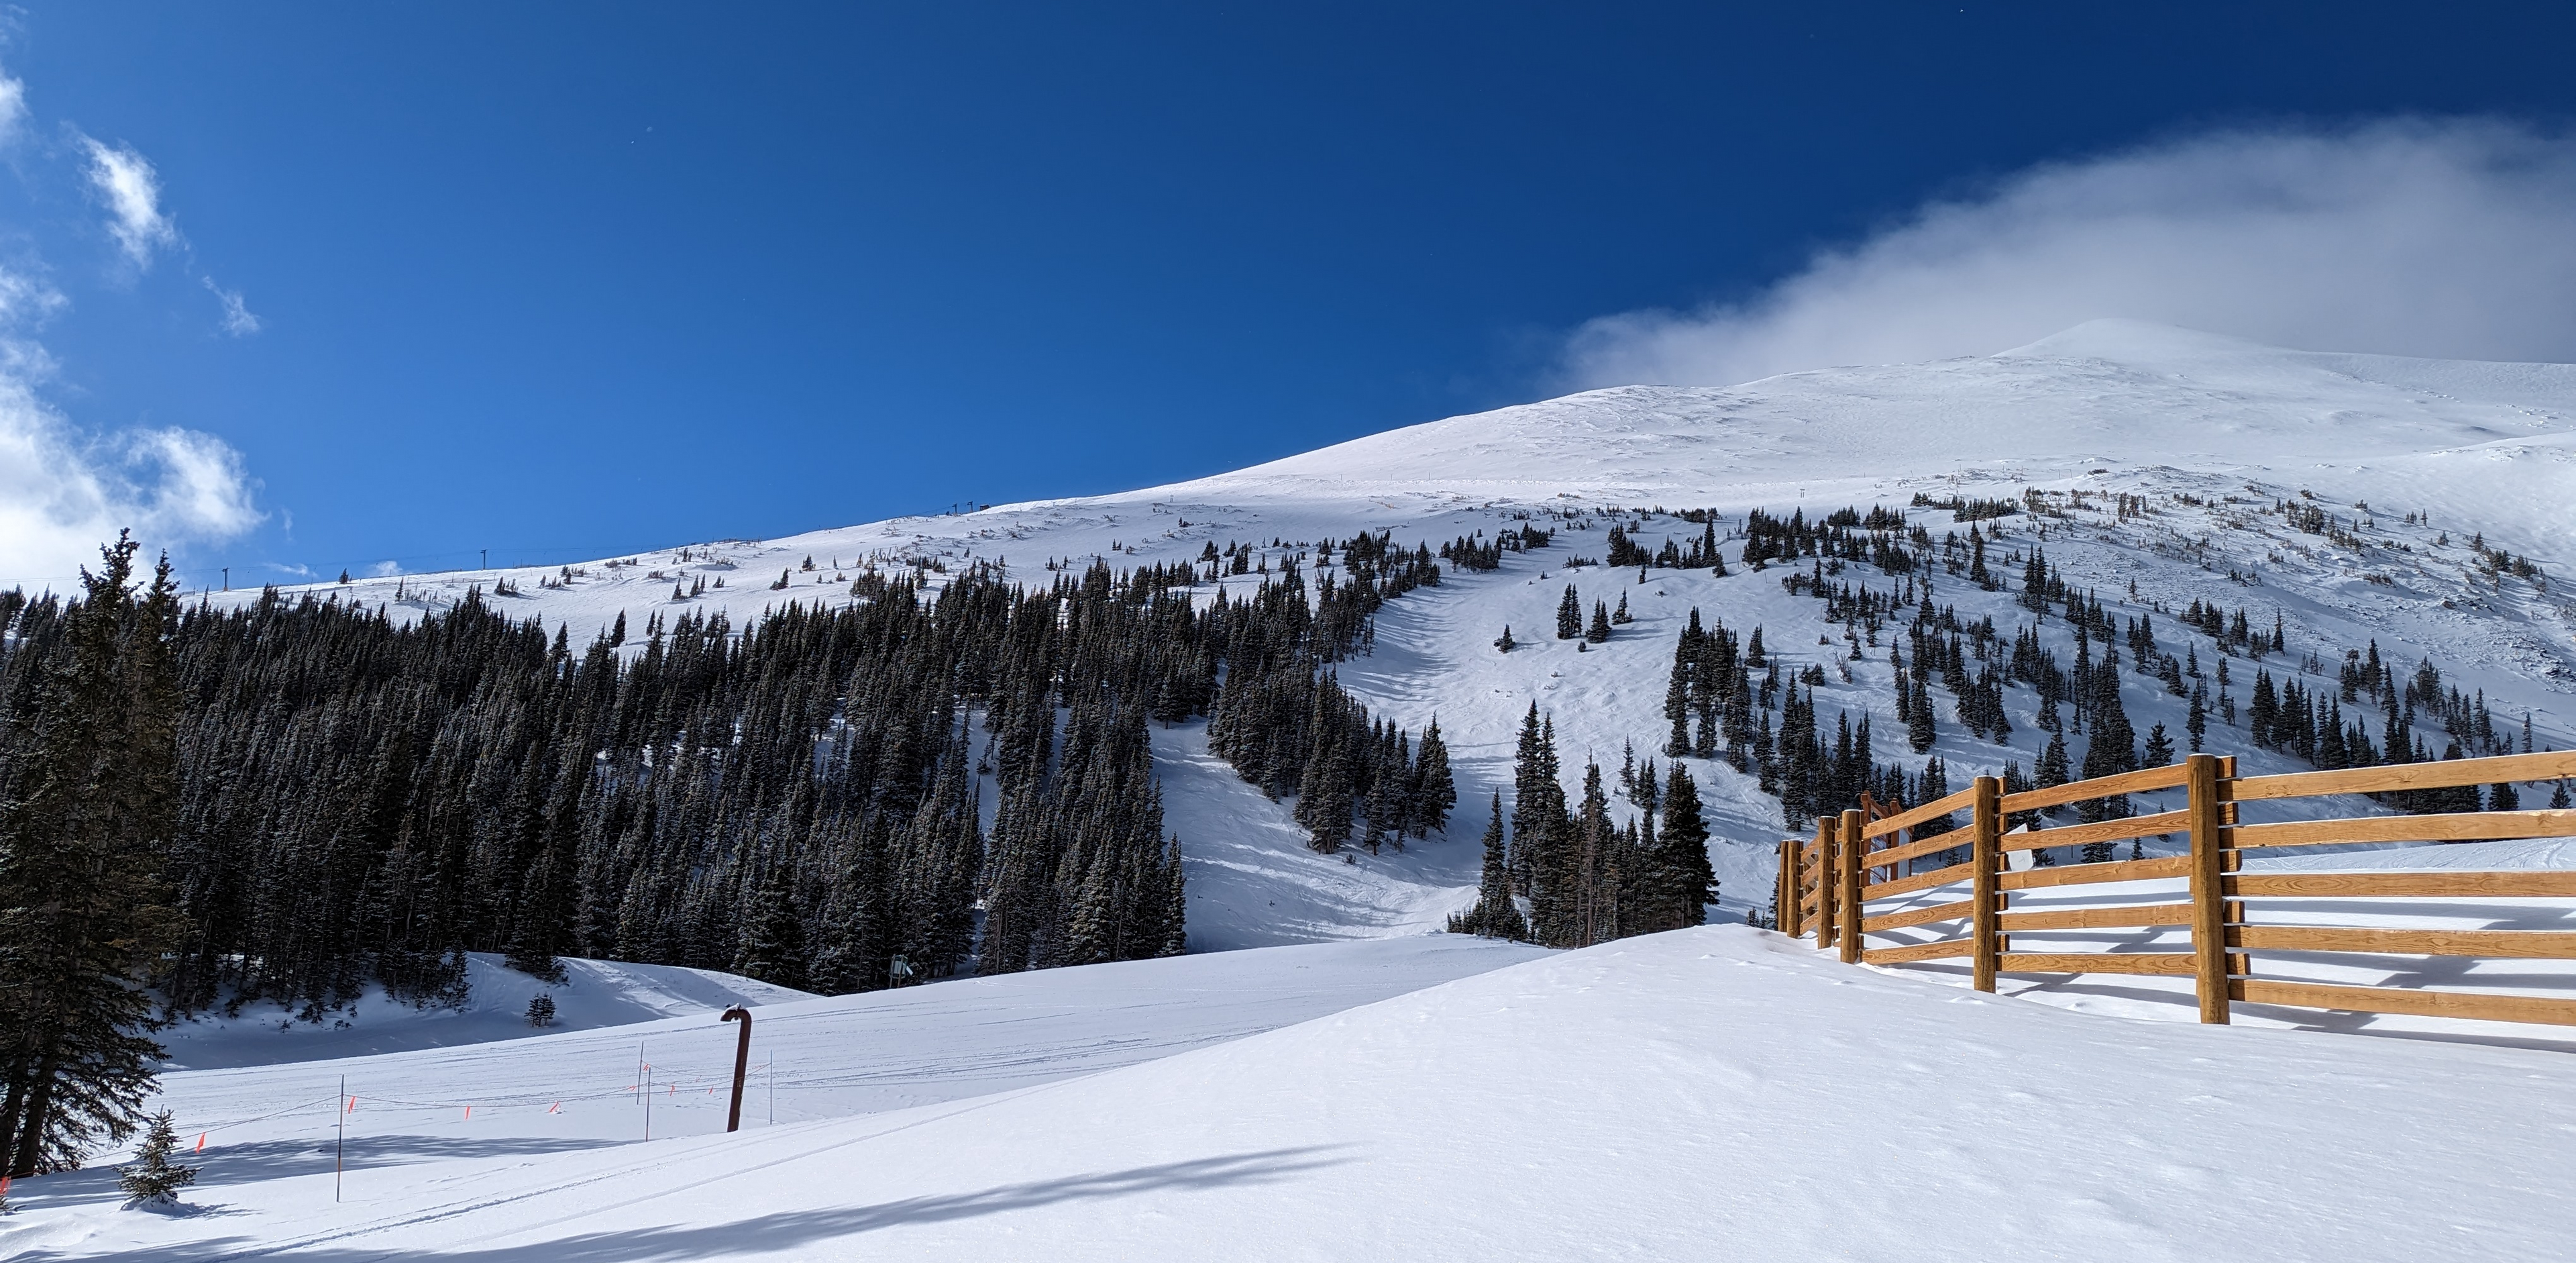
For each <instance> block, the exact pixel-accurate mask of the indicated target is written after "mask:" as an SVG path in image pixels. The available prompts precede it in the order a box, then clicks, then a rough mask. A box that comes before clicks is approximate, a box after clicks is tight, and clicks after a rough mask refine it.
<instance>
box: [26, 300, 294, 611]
mask: <svg viewBox="0 0 2576 1263" xmlns="http://www.w3.org/2000/svg"><path fill="white" fill-rule="evenodd" d="M63 306H64V299H63V296H62V295H61V294H60V293H58V292H56V291H55V290H54V289H53V288H52V287H50V286H48V285H46V284H44V283H43V282H42V281H39V280H35V279H33V278H30V277H27V276H23V275H20V274H18V273H15V272H8V271H0V584H15V583H19V582H29V583H33V584H36V585H38V586H43V585H46V584H55V585H59V584H61V583H64V582H66V581H68V579H69V578H70V577H71V576H73V575H75V574H77V573H78V567H79V566H81V565H82V564H84V563H86V562H89V561H91V560H94V559H95V558H96V556H97V549H98V545H99V544H100V543H101V542H102V541H105V540H110V539H114V538H115V537H116V532H117V531H118V530H120V529H124V528H127V527H131V528H133V529H134V532H135V534H136V535H137V536H138V537H140V538H142V539H143V540H145V541H146V542H147V543H151V544H156V545H159V544H170V543H178V542H198V541H211V540H224V539H231V538H234V537H237V536H239V535H241V534H243V533H244V532H246V531H248V530H250V529H251V528H252V527H253V526H256V525H258V524H259V523H260V521H261V520H262V519H263V517H264V516H265V515H264V514H263V513H261V511H260V509H259V507H258V505H257V504H256V503H255V499H256V492H257V489H258V484H257V483H256V482H255V481H253V480H252V478H251V477H250V475H249V473H248V472H247V471H246V470H245V469H244V467H243V464H242V458H241V453H239V452H237V451H234V450H233V449H232V448H231V447H230V446H228V445H226V444H225V443H224V441H223V440H221V439H219V438H216V437H215V436H213V435H211V434H204V433H199V432H197V431H194V430H183V429H157V430H133V431H127V432H124V433H119V434H111V435H105V436H94V435H85V434H83V433H81V432H80V431H79V430H78V429H77V428H76V427H74V426H73V425H72V424H71V422H70V421H69V419H67V418H65V417H64V416H63V415H62V414H61V413H60V412H57V411H56V410H55V409H54V408H53V407H52V406H50V405H49V404H47V403H46V402H45V401H44V399H43V398H42V397H41V395H40V394H39V393H38V391H39V387H40V386H42V385H43V384H44V382H45V381H46V380H47V379H49V378H50V377H52V375H53V372H54V362H53V359H52V357H51V356H49V355H48V354H46V352H45V348H44V347H43V346H42V345H41V344H39V343H37V342H36V341H34V340H33V339H32V338H30V337H28V336H27V335H28V333H29V332H30V331H32V330H33V329H34V328H35V326H37V325H38V324H40V323H42V321H43V320H44V319H45V318H46V317H48V316H50V315H52V314H53V313H54V312H56V311H58V310H60V309H61V308H62V307H63Z"/></svg>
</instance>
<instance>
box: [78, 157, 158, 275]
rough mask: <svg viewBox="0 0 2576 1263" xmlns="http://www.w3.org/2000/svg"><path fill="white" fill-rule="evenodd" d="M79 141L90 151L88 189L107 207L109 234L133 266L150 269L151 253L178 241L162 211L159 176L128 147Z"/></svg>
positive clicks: (148, 163)
mask: <svg viewBox="0 0 2576 1263" xmlns="http://www.w3.org/2000/svg"><path fill="white" fill-rule="evenodd" d="M80 140H81V144H82V145H83V146H84V147H85V148H87V149H88V150H89V182H90V187H91V189H92V190H93V191H95V192H96V193H97V194H98V197H99V200H100V201H102V202H104V203H106V204H107V213H108V223H107V230H108V232H109V233H110V234H111V235H113V236H114V237H115V238H116V244H117V246H118V247H119V248H121V249H123V250H124V251H125V257H126V258H127V259H129V260H132V261H133V263H134V265H135V266H136V267H148V266H150V265H151V262H152V252H153V251H154V250H157V249H160V248H161V247H163V246H168V245H175V244H177V242H178V240H179V226H178V225H177V224H176V223H174V222H172V221H171V219H170V217H169V216H168V215H166V214H163V213H162V211H161V181H160V177H159V176H157V175H155V174H154V173H153V170H152V164H151V163H150V162H148V161H145V160H144V157H143V155H142V154H139V153H136V152H135V151H134V148H133V146H131V145H115V146H110V145H106V144H102V143H100V142H98V141H95V140H92V139H90V138H89V137H87V136H83V137H81V138H80Z"/></svg>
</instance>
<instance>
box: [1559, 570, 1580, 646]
mask: <svg viewBox="0 0 2576 1263" xmlns="http://www.w3.org/2000/svg"><path fill="white" fill-rule="evenodd" d="M1582 634H1583V599H1582V598H1581V597H1579V596H1577V595H1576V594H1575V591H1574V585H1573V584H1571V583H1569V584H1567V585H1565V597H1564V599H1563V600H1560V601H1558V602H1557V603H1556V638H1557V639H1558V640H1572V639H1574V638H1575V637H1577V636H1580V635H1582Z"/></svg>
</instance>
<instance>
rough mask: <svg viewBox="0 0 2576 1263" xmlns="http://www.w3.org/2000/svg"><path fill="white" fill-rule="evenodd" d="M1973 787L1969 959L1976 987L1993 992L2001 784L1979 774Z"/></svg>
mask: <svg viewBox="0 0 2576 1263" xmlns="http://www.w3.org/2000/svg"><path fill="white" fill-rule="evenodd" d="M1976 790H1977V798H1976V802H1975V804H1974V805H1973V806H1972V807H1971V808H1970V810H1971V812H1972V813H1973V814H1972V815H1971V817H1970V820H1971V827H1972V828H1974V829H1975V830H1976V834H1975V837H1974V838H1973V840H1972V842H1971V845H1972V846H1973V848H1974V849H1973V850H1972V851H1971V853H1970V862H1971V863H1972V864H1973V865H1974V866H1975V870H1976V871H1975V874H1974V875H1973V876H1971V877H1970V878H1969V887H1968V889H1969V895H1968V898H1969V899H1970V900H1972V901H1973V904H1972V906H1971V909H1970V911H1969V914H1968V915H1969V918H1970V920H1969V926H1970V929H1969V935H1970V937H1971V938H1972V939H1973V941H1974V946H1973V947H1972V948H1971V949H1970V952H1969V959H1970V961H1971V965H1970V969H1971V974H1972V977H1973V978H1974V985H1975V986H1976V988H1977V990H1979V991H1992V990H1994V989H1995V965H1996V962H1997V959H1998V958H1999V957H2001V956H2002V955H2003V946H2002V943H2001V941H2000V937H2001V936H1999V935H1998V934H1997V933H1996V931H1997V930H1999V929H2001V928H2002V926H2003V909H2002V908H2001V907H1999V906H1998V904H1999V902H2000V900H2001V897H2002V895H2003V891H2002V889H2001V884H2000V883H2001V874H2002V870H2003V850H2004V783H2003V781H2002V780H2001V779H1999V778H1996V777H1992V776H1980V777H1978V778H1977V781H1976Z"/></svg>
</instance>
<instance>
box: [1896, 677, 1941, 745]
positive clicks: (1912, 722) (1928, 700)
mask: <svg viewBox="0 0 2576 1263" xmlns="http://www.w3.org/2000/svg"><path fill="white" fill-rule="evenodd" d="M1913 689H1914V696H1913V698H1912V699H1911V700H1910V701H1909V702H1908V703H1907V706H1906V716H1905V743H1906V744H1907V745H1908V746H1910V747H1912V748H1913V750H1914V752H1915V753H1916V754H1928V753H1930V752H1931V749H1932V745H1933V743H1934V742H1936V741H1938V740H1940V737H1941V730H1940V728H1939V727H1938V726H1937V724H1936V722H1935V721H1934V719H1933V716H1932V691H1931V690H1930V689H1929V688H1927V687H1925V685H1924V683H1923V677H1922V675H1921V674H1920V673H1918V674H1916V675H1915V677H1914V681H1913Z"/></svg>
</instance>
